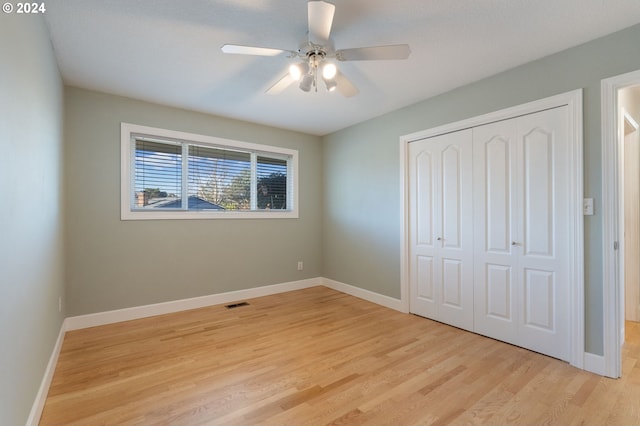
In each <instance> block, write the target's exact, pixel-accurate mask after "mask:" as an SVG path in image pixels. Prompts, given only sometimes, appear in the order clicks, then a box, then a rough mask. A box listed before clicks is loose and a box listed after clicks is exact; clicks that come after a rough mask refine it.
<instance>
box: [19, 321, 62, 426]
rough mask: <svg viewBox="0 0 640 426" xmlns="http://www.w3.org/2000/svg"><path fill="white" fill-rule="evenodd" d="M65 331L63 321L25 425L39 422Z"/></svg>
mask: <svg viewBox="0 0 640 426" xmlns="http://www.w3.org/2000/svg"><path fill="white" fill-rule="evenodd" d="M65 321H66V320H65ZM65 332H66V329H65V323H64V322H63V323H62V325H61V326H60V332H59V333H58V339H57V340H56V343H55V345H54V346H53V351H52V352H51V356H50V357H49V363H48V364H47V368H46V370H44V376H43V377H42V382H40V388H39V389H38V393H37V394H36V399H35V401H34V402H33V405H32V406H31V412H30V413H29V417H28V418H27V423H26V425H27V426H38V423H40V416H42V410H43V409H44V403H45V402H46V400H47V394H48V393H49V387H50V386H51V381H52V380H53V373H54V372H55V371H56V364H57V363H58V356H59V355H60V350H61V349H62V341H63V340H64V334H65Z"/></svg>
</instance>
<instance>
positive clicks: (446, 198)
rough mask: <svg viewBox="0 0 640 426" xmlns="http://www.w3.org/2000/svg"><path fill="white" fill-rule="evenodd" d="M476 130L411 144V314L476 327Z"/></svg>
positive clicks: (464, 326) (467, 327) (463, 326)
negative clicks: (474, 254)
mask: <svg viewBox="0 0 640 426" xmlns="http://www.w3.org/2000/svg"><path fill="white" fill-rule="evenodd" d="M471 136H472V132H471V130H463V131H459V132H455V133H450V134H447V135H442V136H436V137H433V138H428V139H424V140H421V141H416V142H412V143H411V144H410V145H409V158H410V161H409V163H410V164H409V175H410V178H409V181H410V184H409V191H410V193H409V204H410V224H409V228H410V231H409V232H410V249H409V250H410V265H409V268H410V289H411V290H410V292H411V294H410V297H411V312H413V313H416V314H418V315H422V316H425V317H427V318H431V319H435V320H438V321H442V322H445V323H447V324H451V325H455V326H457V327H460V328H464V329H467V330H472V328H473V229H472V227H473V223H472V222H473V221H472V184H473V182H472V179H473V176H472V172H471V171H472V161H473V159H472V153H473V147H472V140H471Z"/></svg>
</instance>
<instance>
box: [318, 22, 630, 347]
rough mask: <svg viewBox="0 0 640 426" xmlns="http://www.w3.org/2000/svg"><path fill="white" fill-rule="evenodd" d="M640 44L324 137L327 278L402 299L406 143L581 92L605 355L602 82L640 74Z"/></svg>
mask: <svg viewBox="0 0 640 426" xmlns="http://www.w3.org/2000/svg"><path fill="white" fill-rule="evenodd" d="M639 41H640V25H636V26H633V27H631V28H628V29H626V30H623V31H620V32H617V33H614V34H612V35H609V36H607V37H604V38H600V39H597V40H594V41H591V42H589V43H586V44H584V45H581V46H578V47H575V48H572V49H569V50H566V51H563V52H561V53H558V54H555V55H552V56H549V57H546V58H543V59H540V60H537V61H534V62H531V63H529V64H526V65H524V66H521V67H518V68H515V69H512V70H510V71H507V72H503V73H501V74H498V75H495V76H493V77H490V78H487V79H484V80H481V81H478V82H476V83H473V84H470V85H468V86H465V87H461V88H459V89H456V90H453V91H451V92H448V93H445V94H442V95H440V96H437V97H434V98H431V99H427V100H425V101H423V102H420V103H417V104H415V105H412V106H409V107H407V108H403V109H401V110H397V111H394V112H391V113H389V114H386V115H384V116H381V117H379V118H376V119H373V120H370V121H367V122H364V123H361V124H358V125H355V126H352V127H350V128H347V129H344V130H342V131H339V132H336V133H334V134H331V135H328V136H326V137H325V138H324V160H323V164H324V192H325V200H324V201H325V203H324V216H323V222H324V225H323V229H324V233H323V237H324V238H323V252H324V264H323V275H324V276H325V277H327V278H330V279H334V280H337V281H340V282H344V283H347V284H351V285H354V286H357V287H361V288H363V289H367V290H371V291H373V292H376V293H381V294H384V295H387V296H390V297H395V298H400V237H401V232H400V177H399V176H400V158H399V138H400V136H402V135H406V134H409V133H413V132H417V131H420V130H424V129H428V128H431V127H435V126H438V125H442V124H446V123H450V122H455V121H459V120H462V119H465V118H470V117H474V116H477V115H481V114H484V113H488V112H492V111H496V110H499V109H503V108H507V107H511V106H514V105H518V104H522V103H525V102H528V101H533V100H536V99H540V98H544V97H548V96H552V95H555V94H558V93H563V92H567V91H570V90H574V89H579V88H584V92H583V96H584V110H583V113H584V170H585V176H584V190H585V196H587V197H593V198H595V202H596V209H595V212H596V214H595V216H586V217H585V276H586V289H585V295H586V318H585V320H586V350H587V352H591V353H594V354H602V353H603V325H602V322H603V313H602V309H603V308H602V290H603V287H602V228H603V223H602V214H601V212H602V209H601V206H599V205H598V203H599V200H601V199H602V196H601V195H602V183H601V179H602V177H601V174H602V170H601V147H600V140H601V135H600V122H601V118H600V82H601V80H602V79H604V78H607V77H611V76H615V75H619V74H623V73H626V72H630V71H634V70H637V69H640V42H639ZM497 54H499V52H498V53H497ZM487 60H491V58H487Z"/></svg>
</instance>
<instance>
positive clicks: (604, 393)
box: [40, 287, 640, 425]
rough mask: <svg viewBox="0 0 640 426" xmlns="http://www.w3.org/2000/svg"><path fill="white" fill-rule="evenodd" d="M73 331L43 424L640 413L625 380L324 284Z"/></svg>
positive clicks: (573, 417) (637, 337)
mask: <svg viewBox="0 0 640 426" xmlns="http://www.w3.org/2000/svg"><path fill="white" fill-rule="evenodd" d="M248 302H249V303H250V305H249V306H244V307H239V308H235V309H226V308H225V307H224V306H213V307H208V308H203V309H197V310H192V311H186V312H181V313H176V314H169V315H163V316H157V317H153V318H147V319H141V320H135V321H128V322H123V323H118V324H113V325H107V326H102V327H94V328H90V329H84V330H77V331H73V332H69V333H67V335H66V337H65V340H64V344H63V347H62V351H61V354H60V358H59V361H58V365H57V368H56V372H55V376H54V378H53V383H52V385H51V388H50V391H49V395H48V397H47V401H46V405H45V407H44V411H43V415H42V418H41V423H40V424H42V425H62V424H65V425H66V424H79V425H101V424H118V425H121V424H145V425H146V424H153V425H159V424H160V425H161V424H171V425H192V424H193V425H196V424H197V425H200V424H223V425H254V424H272V425H324V424H334V425H339V424H348V425H357V424H370V425H390V424H394V425H413V424H478V423H480V424H527V425H530V424H558V425H565V424H593V425H602V424H615V425H633V424H640V362H639V357H640V324H639V323H628V324H627V343H626V345H625V348H624V360H623V365H624V376H623V378H622V379H618V380H612V379H606V378H602V377H600V376H597V375H594V374H591V373H587V372H585V371H581V370H578V369H576V368H573V367H571V366H569V365H568V364H566V363H564V362H562V361H558V360H555V359H552V358H549V357H546V356H543V355H540V354H536V353H533V352H530V351H527V350H524V349H521V348H517V347H514V346H510V345H508V344H505V343H501V342H497V341H495V340H492V339H488V338H485V337H482V336H479V335H475V334H472V333H468V332H466V331H462V330H459V329H456V328H453V327H449V326H447V325H443V324H440V323H437V322H434V321H430V320H427V319H424V318H420V317H416V316H413V315H407V314H401V313H398V312H396V311H393V310H389V309H386V308H383V307H380V306H377V305H375V304H372V303H369V302H366V301H363V300H360V299H357V298H354V297H351V296H348V295H345V294H342V293H339V292H336V291H333V290H330V289H327V288H324V287H314V288H311V289H306V290H300V291H294V292H290V293H283V294H279V295H274V296H267V297H261V298H257V299H251V300H248Z"/></svg>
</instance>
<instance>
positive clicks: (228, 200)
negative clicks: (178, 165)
mask: <svg viewBox="0 0 640 426" xmlns="http://www.w3.org/2000/svg"><path fill="white" fill-rule="evenodd" d="M250 182H251V154H250V153H248V152H239V151H232V150H226V149H219V148H209V147H203V146H195V145H190V146H189V210H249V209H250V208H251V201H250V199H251V191H250Z"/></svg>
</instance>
